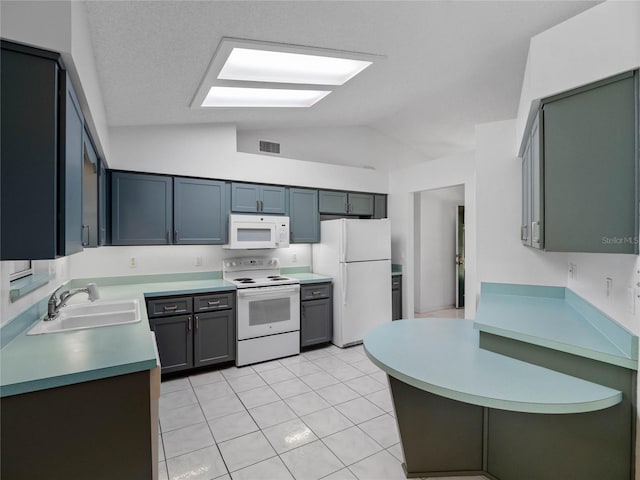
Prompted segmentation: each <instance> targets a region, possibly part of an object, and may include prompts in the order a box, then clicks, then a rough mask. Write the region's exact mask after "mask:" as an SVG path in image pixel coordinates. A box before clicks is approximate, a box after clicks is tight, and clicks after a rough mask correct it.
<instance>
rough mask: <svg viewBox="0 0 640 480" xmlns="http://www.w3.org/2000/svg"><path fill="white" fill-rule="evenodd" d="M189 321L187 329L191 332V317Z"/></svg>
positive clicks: (188, 318)
mask: <svg viewBox="0 0 640 480" xmlns="http://www.w3.org/2000/svg"><path fill="white" fill-rule="evenodd" d="M187 321H188V324H187V328H188V329H189V331H191V317H187Z"/></svg>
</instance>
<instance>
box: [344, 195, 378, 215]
mask: <svg viewBox="0 0 640 480" xmlns="http://www.w3.org/2000/svg"><path fill="white" fill-rule="evenodd" d="M349 214H350V215H373V195H371V194H369V193H352V192H350V193H349Z"/></svg>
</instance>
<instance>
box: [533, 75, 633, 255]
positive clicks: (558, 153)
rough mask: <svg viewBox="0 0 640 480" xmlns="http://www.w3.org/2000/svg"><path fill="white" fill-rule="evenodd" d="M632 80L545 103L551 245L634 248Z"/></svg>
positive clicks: (547, 240) (616, 249)
mask: <svg viewBox="0 0 640 480" xmlns="http://www.w3.org/2000/svg"><path fill="white" fill-rule="evenodd" d="M634 80H635V79H634V77H633V76H630V75H629V76H626V77H625V78H621V79H618V80H616V81H612V82H610V83H605V84H602V85H599V86H596V87H595V88H591V89H588V90H584V91H581V92H579V93H577V94H575V95H570V96H567V97H563V98H559V99H557V100H554V101H551V102H548V103H545V104H544V106H543V110H542V111H543V128H544V222H545V224H544V248H545V249H546V250H551V251H579V252H602V253H637V247H638V244H637V240H638V238H637V235H638V228H637V215H636V206H637V202H636V188H637V170H636V162H637V158H636V156H637V143H636V140H637V137H638V124H637V117H636V111H637V100H636V96H635V81H634Z"/></svg>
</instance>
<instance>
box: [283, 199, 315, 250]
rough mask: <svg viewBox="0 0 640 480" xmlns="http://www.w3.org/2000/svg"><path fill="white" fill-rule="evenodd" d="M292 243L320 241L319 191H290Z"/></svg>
mask: <svg viewBox="0 0 640 480" xmlns="http://www.w3.org/2000/svg"><path fill="white" fill-rule="evenodd" d="M289 215H290V228H291V243H317V242H319V241H320V215H319V213H318V191H317V190H311V189H308V188H290V189H289Z"/></svg>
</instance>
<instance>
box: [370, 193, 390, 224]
mask: <svg viewBox="0 0 640 480" xmlns="http://www.w3.org/2000/svg"><path fill="white" fill-rule="evenodd" d="M373 218H387V196H386V195H378V194H376V195H374V196H373Z"/></svg>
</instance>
